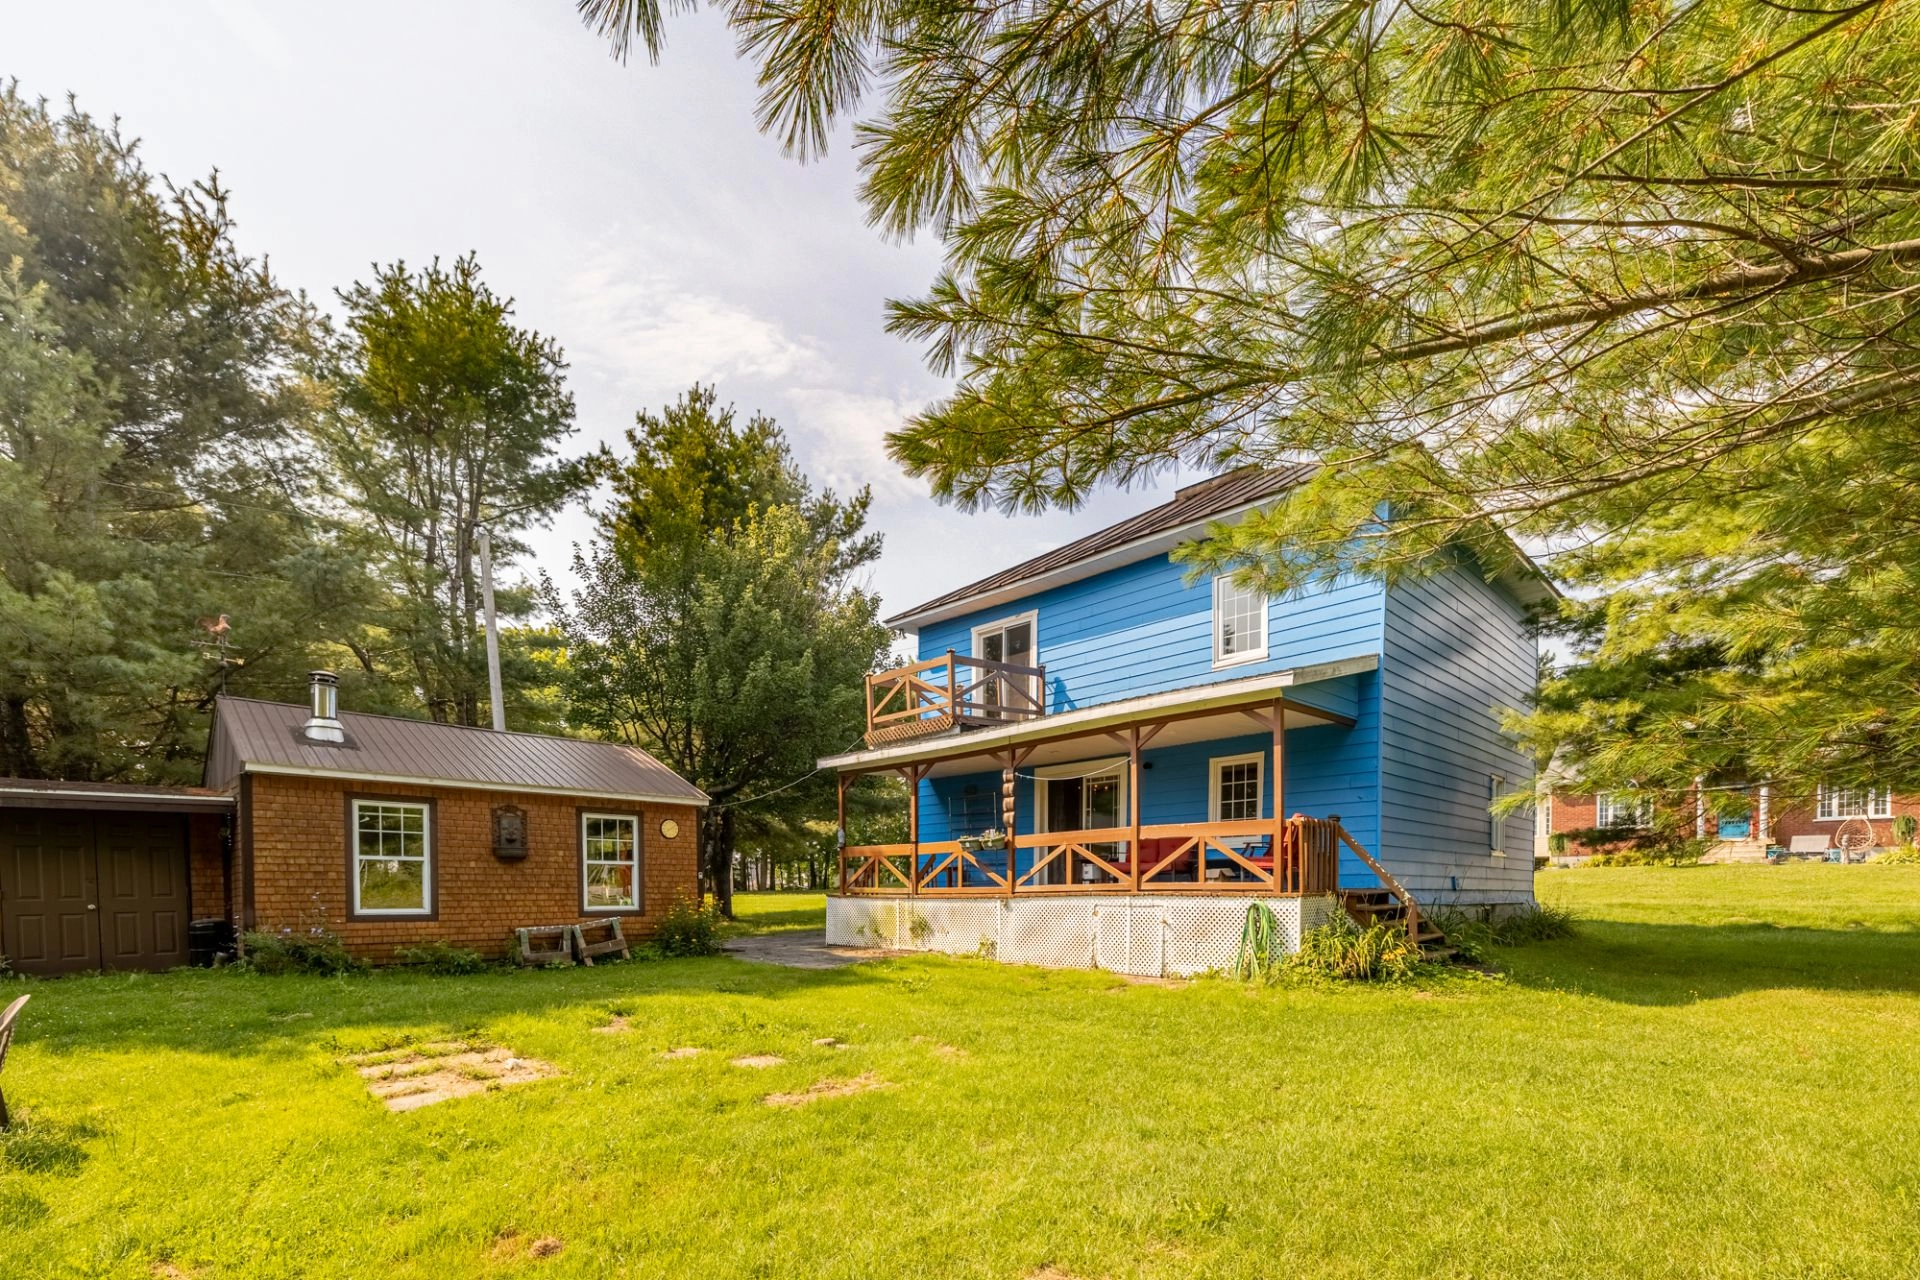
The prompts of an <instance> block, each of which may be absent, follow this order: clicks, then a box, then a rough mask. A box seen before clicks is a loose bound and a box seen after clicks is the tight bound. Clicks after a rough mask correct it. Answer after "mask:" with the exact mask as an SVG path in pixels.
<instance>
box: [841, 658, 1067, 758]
mask: <svg viewBox="0 0 1920 1280" xmlns="http://www.w3.org/2000/svg"><path fill="white" fill-rule="evenodd" d="M1046 713H1047V669H1046V668H1045V667H1021V666H1015V665H1014V664H1013V663H1010V662H992V661H989V660H988V659H986V658H963V657H961V656H960V655H958V654H956V653H955V652H954V651H953V650H951V649H949V650H947V652H946V653H945V654H944V655H942V656H941V657H938V658H929V659H928V660H927V661H925V662H916V663H913V664H912V665H910V666H905V667H895V668H894V669H893V670H891V671H877V672H874V673H873V674H872V675H869V676H868V677H867V745H868V746H870V747H873V746H880V745H882V744H884V743H889V742H904V741H906V740H908V739H910V738H918V737H923V736H925V735H927V734H933V733H944V732H946V731H947V730H949V729H956V728H964V727H966V726H969V725H995V724H1005V723H1007V722H1008V721H1010V720H1032V719H1037V718H1038V717H1040V716H1044V715H1045V714H1046Z"/></svg>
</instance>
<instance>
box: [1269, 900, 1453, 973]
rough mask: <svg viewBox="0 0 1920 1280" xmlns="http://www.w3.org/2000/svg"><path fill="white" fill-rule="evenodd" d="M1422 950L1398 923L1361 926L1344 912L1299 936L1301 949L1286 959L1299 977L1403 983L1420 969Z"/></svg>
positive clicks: (1288, 968) (1292, 970)
mask: <svg viewBox="0 0 1920 1280" xmlns="http://www.w3.org/2000/svg"><path fill="white" fill-rule="evenodd" d="M1420 966H1421V959H1420V949H1419V948H1418V947H1416V946H1414V944H1413V941H1412V940H1411V939H1410V938H1408V937H1407V931H1406V930H1405V929H1403V928H1400V927H1398V926H1397V925H1391V924H1374V925H1370V926H1368V927H1367V928H1365V929H1362V928H1360V927H1359V926H1358V925H1356V924H1354V922H1353V921H1352V920H1350V919H1348V918H1347V917H1346V916H1345V915H1344V914H1343V915H1339V916H1336V917H1334V918H1333V919H1332V920H1329V921H1328V922H1327V923H1326V924H1323V925H1321V926H1320V927H1319V928H1317V929H1309V930H1307V932H1306V933H1305V934H1303V935H1301V938H1300V949H1299V950H1298V951H1296V952H1294V953H1293V954H1292V955H1290V956H1288V957H1287V958H1286V960H1285V961H1284V962H1283V967H1284V968H1285V970H1286V971H1287V972H1288V973H1290V974H1293V975H1294V976H1296V977H1306V978H1334V979H1337V980H1339V981H1342V982H1404V981H1406V980H1407V979H1409V978H1411V977H1413V976H1415V975H1416V974H1417V973H1418V972H1419V971H1420Z"/></svg>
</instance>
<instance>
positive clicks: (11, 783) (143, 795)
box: [0, 778, 233, 813]
mask: <svg viewBox="0 0 1920 1280" xmlns="http://www.w3.org/2000/svg"><path fill="white" fill-rule="evenodd" d="M232 807H233V797H232V796H229V795H226V794H224V793H222V792H219V791H215V790H213V789H212V788H210V787H169V786H157V785H154V784H150V783H147V784H143V783H136V782H54V781H49V780H46V779H42V778H0V808H12V809H116V810H152V809H165V810H168V811H170V812H176V813H222V812H225V811H226V810H228V809H231V808H232Z"/></svg>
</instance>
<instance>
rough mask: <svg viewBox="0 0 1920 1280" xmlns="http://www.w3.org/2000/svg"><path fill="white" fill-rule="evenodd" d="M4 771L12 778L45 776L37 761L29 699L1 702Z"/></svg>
mask: <svg viewBox="0 0 1920 1280" xmlns="http://www.w3.org/2000/svg"><path fill="white" fill-rule="evenodd" d="M0 771H4V772H5V773H6V775H7V776H8V777H11V778H38V777H40V776H41V774H40V762H39V761H38V760H36V759H34V753H33V732H32V730H31V729H30V728H28V726H27V700H26V699H25V698H8V699H6V700H5V701H4V702H0Z"/></svg>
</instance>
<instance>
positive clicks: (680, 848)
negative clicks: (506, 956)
mask: <svg viewBox="0 0 1920 1280" xmlns="http://www.w3.org/2000/svg"><path fill="white" fill-rule="evenodd" d="M376 790H377V792H378V794H379V795H380V796H381V797H393V798H396V799H406V800H416V799H418V800H431V801H433V804H434V823H433V826H434V845H433V860H434V866H433V884H434V907H435V910H434V914H433V917H432V918H430V919H428V918H421V917H405V916H396V917H393V918H390V919H377V920H376V919H365V918H362V919H349V918H348V910H349V907H350V905H351V898H350V896H349V893H348V888H349V886H348V883H347V865H348V861H347V800H348V797H349V796H354V795H360V796H365V795H368V794H372V793H373V792H374V791H376ZM251 799H252V806H251V808H252V812H251V813H250V814H248V815H247V816H246V817H245V818H243V819H242V820H243V821H245V822H248V823H249V824H250V825H251V829H252V833H253V849H252V879H253V912H254V924H253V927H255V928H258V929H269V930H271V929H280V928H290V929H295V930H299V929H303V928H306V927H307V926H309V925H311V924H324V925H325V927H327V928H329V929H332V930H333V931H334V932H336V933H338V934H339V935H340V937H341V938H342V940H344V941H345V943H346V944H347V949H348V950H350V951H352V952H353V953H354V954H355V955H356V956H358V957H360V958H361V959H363V960H370V961H373V962H375V963H382V962H389V961H391V960H393V958H394V949H395V948H396V947H406V946H417V945H419V944H420V943H423V942H445V943H449V944H451V945H453V946H459V947H470V948H472V949H473V950H475V951H479V952H482V953H484V954H486V955H500V954H502V953H503V952H504V951H505V949H506V945H507V941H508V935H509V934H510V933H511V932H512V930H513V929H514V928H516V927H517V926H520V925H532V924H564V923H568V922H572V921H576V920H582V919H585V918H587V917H586V916H585V914H584V913H583V912H582V911H581V909H580V836H579V810H580V809H582V808H586V809H596V810H609V811H611V810H614V809H620V810H623V811H625V812H633V811H635V810H638V811H639V812H640V813H641V818H642V821H641V827H640V875H641V888H642V892H641V899H640V900H641V904H642V908H643V912H642V913H636V914H632V915H627V914H621V915H620V919H621V920H622V922H623V927H624V928H625V930H626V932H627V935H628V936H629V937H633V938H639V937H645V936H647V935H649V934H651V933H652V932H653V931H654V929H655V928H656V927H657V926H658V924H659V920H660V916H661V913H662V912H664V911H665V910H666V908H667V907H668V906H669V905H670V904H671V903H672V902H673V901H674V900H675V899H676V898H690V897H692V896H693V895H694V893H695V888H696V885H697V865H696V853H697V839H698V832H699V817H700V814H699V810H698V809H696V808H694V807H693V806H691V805H684V804H683V805H653V804H648V805H620V804H617V803H609V802H607V801H604V800H593V799H590V798H585V797H579V796H550V795H534V794H528V793H526V792H521V791H507V790H502V791H480V790H473V789H469V788H456V787H437V786H432V785H404V784H399V783H383V784H381V785H380V786H379V787H378V788H369V787H368V786H366V785H365V784H362V783H358V782H350V781H342V780H339V779H333V778H293V777H277V776H274V775H271V774H261V775H258V776H256V777H255V778H254V779H253V782H252V797H251ZM508 804H513V805H518V806H520V807H521V808H522V809H524V810H526V813H527V856H526V857H525V858H523V859H519V860H515V861H503V860H501V859H499V858H496V857H494V855H493V810H494V808H495V807H496V806H499V805H508ZM669 819H671V820H672V821H673V822H674V823H675V824H677V826H678V827H679V831H678V834H677V835H676V836H675V837H674V838H673V839H668V838H666V837H665V836H663V835H661V834H660V824H661V823H662V822H663V821H666V820H669ZM595 918H603V917H602V915H601V913H598V912H596V913H595Z"/></svg>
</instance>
